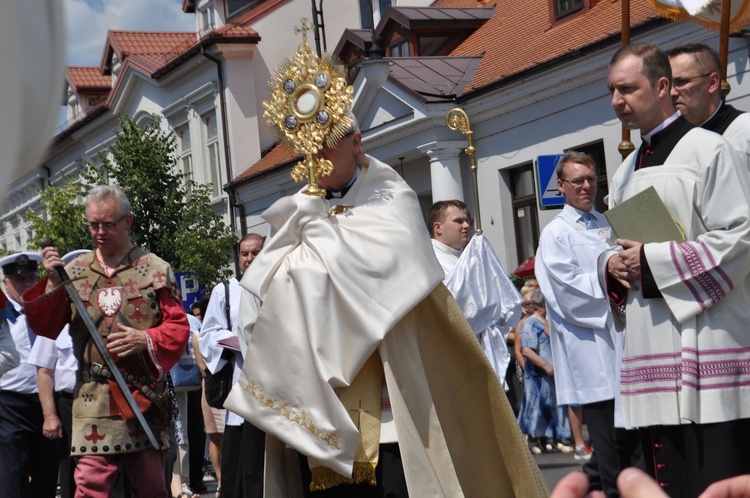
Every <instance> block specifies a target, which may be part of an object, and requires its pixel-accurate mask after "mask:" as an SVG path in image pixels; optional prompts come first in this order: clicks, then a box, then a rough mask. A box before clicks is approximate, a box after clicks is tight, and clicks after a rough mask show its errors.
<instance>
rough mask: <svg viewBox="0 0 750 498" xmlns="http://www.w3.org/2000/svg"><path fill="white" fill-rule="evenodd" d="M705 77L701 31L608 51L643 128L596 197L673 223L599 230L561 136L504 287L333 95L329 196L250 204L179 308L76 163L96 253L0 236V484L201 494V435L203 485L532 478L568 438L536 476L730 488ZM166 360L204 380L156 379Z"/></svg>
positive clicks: (717, 184) (644, 487)
mask: <svg viewBox="0 0 750 498" xmlns="http://www.w3.org/2000/svg"><path fill="white" fill-rule="evenodd" d="M721 76H722V75H721V70H720V65H719V63H718V58H717V57H716V54H715V52H714V51H712V50H711V49H709V48H708V47H705V46H703V45H688V46H684V47H678V48H675V49H673V50H671V51H670V52H669V53H665V52H663V51H662V50H660V49H659V48H657V47H654V46H651V45H632V46H628V47H624V48H622V49H620V50H618V51H617V52H616V53H615V54H614V56H613V58H612V60H611V62H610V67H609V73H608V85H609V89H610V92H611V94H612V106H613V108H614V110H615V113H616V115H617V116H618V118H619V119H620V120H621V121H622V122H623V124H624V125H625V126H627V127H628V128H630V129H633V130H639V131H640V133H641V138H642V144H641V146H640V147H639V148H638V149H637V150H636V151H635V152H634V153H633V154H631V155H630V156H629V157H628V158H627V159H626V160H625V162H624V163H623V164H622V166H621V167H620V168H618V170H617V172H616V173H615V174H614V176H613V177H612V178H611V182H610V188H609V199H608V204H609V207H610V208H614V207H616V206H618V205H621V204H623V203H624V202H625V201H627V200H629V199H631V198H633V197H634V196H636V195H639V194H640V193H641V192H642V191H644V190H646V189H647V188H651V187H653V188H654V189H655V191H656V193H657V195H658V196H659V198H660V199H661V201H662V202H663V203H664V205H665V207H666V209H667V210H668V212H669V213H670V214H671V217H673V218H674V219H676V220H678V221H679V229H680V231H681V233H680V237H679V238H680V240H670V241H666V242H662V241H653V240H646V239H643V240H640V239H638V236H637V235H636V236H634V237H633V238H634V239H636V240H631V239H625V238H617V237H616V235H615V233H614V230H613V228H612V227H611V226H610V224H609V222H608V220H607V218H606V217H605V216H604V215H603V214H602V213H601V212H599V211H597V210H596V209H595V202H596V199H597V186H598V182H597V175H596V165H595V164H594V162H593V161H592V159H591V158H590V157H588V156H586V155H584V154H580V153H578V152H574V151H569V152H567V153H566V154H565V155H563V156H562V158H561V159H560V161H559V162H558V165H557V170H556V173H557V187H558V189H559V191H560V193H561V195H562V196H563V197H564V199H565V206H564V208H563V209H562V210H561V211H560V212H559V213H558V214H557V216H555V218H554V219H553V220H552V221H551V222H550V223H549V224H548V225H547V226H546V227H545V228H544V230H543V232H542V234H541V237H540V243H539V247H538V250H537V253H536V261H535V279H529V280H527V281H526V282H525V285H524V286H523V287H522V288H521V289H520V292H518V291H517V290H516V288H515V287H514V286H513V284H512V282H511V279H510V277H509V276H508V274H507V273H506V272H505V270H504V269H503V268H502V266H501V265H500V264H499V261H498V260H497V256H496V255H495V254H494V251H493V250H492V248H491V246H489V244H488V243H487V242H486V240H484V238H483V237H482V235H481V233H479V234H476V235H474V236H473V237H471V233H470V232H471V229H472V219H471V213H470V211H469V208H468V206H467V205H466V204H465V203H463V202H462V201H459V200H447V201H439V202H437V203H435V204H434V205H433V206H432V207H431V208H430V209H429V211H428V213H427V216H426V221H427V223H426V225H427V230H425V220H424V219H423V217H422V211H421V209H420V206H419V202H418V199H417V196H416V194H415V193H414V192H413V191H412V190H411V188H409V186H408V185H407V184H406V183H405V182H404V181H403V179H402V178H401V177H400V176H399V175H398V174H397V173H396V172H395V171H394V170H393V169H392V168H390V167H389V166H388V165H386V164H384V163H382V162H380V161H378V160H377V159H375V158H373V157H371V156H368V155H366V154H365V153H364V152H363V151H362V149H361V143H362V136H361V133H360V131H359V129H358V126H357V123H356V120H355V119H354V117H353V115H351V114H350V113H348V114H345V115H344V117H343V118H341V119H343V120H344V121H343V123H344V124H345V125H346V129H347V131H346V133H344V134H343V135H342V136H341V137H340V138H339V140H338V141H334V142H330V143H327V144H326V145H325V146H324V147H323V149H322V150H321V151H319V154H318V155H319V157H320V158H323V159H324V160H325V161H328V162H330V163H331V164H332V166H333V171H332V173H331V174H329V175H325V176H321V177H319V178H318V179H317V180H318V186H319V187H320V188H322V189H325V190H326V195H325V196H317V195H307V193H306V192H307V188H308V187H305V188H303V189H302V191H301V192H299V193H297V194H295V195H292V196H288V197H284V198H282V199H280V200H279V201H278V202H276V203H275V204H274V205H273V206H271V207H270V208H269V209H268V210H267V211H266V212H265V213H264V214H263V218H264V219H265V220H266V221H267V222H268V224H269V225H270V227H271V235H270V236H269V237H268V239H267V240H266V238H264V237H262V236H260V235H257V234H247V235H245V236H244V237H243V238H242V239H241V240H240V241H239V244H238V248H237V249H238V250H237V254H236V258H237V262H238V268H239V270H240V274H239V275H238V276H237V278H232V279H229V280H228V281H226V282H222V283H220V284H218V285H216V286H215V287H214V288H213V289H212V290H211V292H210V293H209V294H207V296H206V298H204V300H203V301H201V302H200V303H194V304H193V306H192V307H190V310H189V313H187V314H186V311H185V310H184V309H183V303H182V300H181V298H180V295H179V292H178V287H177V285H176V283H175V279H174V275H173V273H172V269H171V267H170V265H169V263H168V262H165V261H163V260H162V259H160V258H159V257H158V256H157V255H154V254H152V253H150V252H148V251H146V250H144V249H142V248H140V247H137V246H135V245H134V244H133V243H132V241H131V240H130V237H129V230H130V227H131V225H132V223H133V214H132V213H131V209H130V203H129V200H128V199H127V197H126V196H125V194H124V193H123V191H122V190H121V189H120V188H119V187H116V186H98V187H94V188H93V189H91V191H89V193H88V195H87V197H86V199H85V214H86V223H87V226H88V229H89V232H90V234H91V238H92V241H93V242H94V246H95V249H94V250H93V251H76V252H75V253H71V254H66V255H61V254H60V253H59V252H58V249H57V248H56V247H54V245H50V246H47V247H44V248H42V251H41V253H40V254H39V253H29V252H24V253H17V254H13V255H10V256H7V257H5V258H2V259H0V267H2V271H3V277H4V278H3V284H4V289H5V293H4V294H1V295H0V299H1V300H2V302H0V309H2V320H0V324H1V325H2V327H1V328H0V347H2V348H3V351H2V352H3V353H4V356H3V357H2V359H3V363H2V364H0V368H2V369H3V371H2V376H1V377H0V479H1V480H2V484H1V490H2V491H1V496H2V498H16V497H18V498H26V497H38V498H45V497H53V496H55V494H56V489H57V486H58V483H59V485H60V490H61V494H62V496H63V497H64V498H66V497H72V496H75V497H108V496H133V497H159V498H164V497H167V496H170V495H171V496H173V497H190V496H197V495H198V494H200V493H201V492H205V487H204V486H203V483H202V478H203V472H202V467H203V462H204V459H205V455H206V453H207V454H208V456H209V458H210V461H211V463H212V467H213V469H214V471H215V475H216V479H217V483H218V491H217V496H218V497H220V498H251V497H262V496H271V497H299V496H311V497H342V496H347V497H354V496H356V497H371V496H372V497H382V496H394V497H406V496H430V497H432V496H451V497H452V496H482V497H484V496H518V497H524V498H527V497H529V498H533V497H542V496H549V489H548V487H547V485H546V483H545V481H544V478H543V477H542V475H541V472H540V471H539V468H538V466H537V465H536V463H535V461H534V459H533V457H532V455H533V454H534V453H537V454H538V453H542V452H545V451H563V452H569V453H571V454H572V456H573V458H575V459H576V460H579V461H581V462H582V470H583V472H582V473H574V474H571V475H569V476H567V477H566V478H565V479H563V480H562V481H561V482H560V484H559V485H558V486H557V488H556V489H555V490H554V491H553V492H552V496H553V497H555V498H573V497H583V496H585V495H587V494H588V493H592V496H607V497H617V496H623V497H624V498H631V497H636V496H638V497H663V496H671V497H694V496H699V495H700V496H704V497H735V496H740V497H746V496H750V479H749V478H748V474H750V427H749V424H750V404H749V403H747V402H743V401H742V400H743V399H744V398H743V395H744V394H746V389H747V387H746V386H747V384H748V382H747V379H748V376H749V375H750V374H748V368H747V363H748V361H750V338H748V336H747V334H746V333H744V330H743V324H744V322H745V321H746V320H744V319H743V317H744V313H745V309H746V306H747V305H746V303H747V302H748V297H750V296H748V294H749V293H750V276H749V275H750V264H748V262H749V261H750V260H749V259H748V258H750V252H748V241H750V206H748V203H747V202H744V201H743V202H737V200H738V199H740V200H746V199H748V198H750V162H749V161H750V155H749V154H750V129H748V128H747V127H748V117H747V116H748V115H747V114H745V113H741V112H739V111H737V110H735V109H733V108H732V107H731V106H728V105H726V104H724V103H723V102H722V100H721V95H720V81H721ZM342 126H343V125H342ZM722 135H723V136H724V137H723V138H722ZM637 221H638V222H639V223H641V224H643V223H649V222H650V221H651V220H648V219H645V220H644V219H639V220H637ZM669 221H670V222H671V221H672V220H671V219H670V220H669ZM636 224H637V223H636ZM634 233H636V234H638V233H639V232H638V231H637V230H636V231H635V232H634ZM41 270H43V272H42V271H41ZM40 273H42V274H43V276H42V278H41V279H40V278H39V274H40ZM8 338H11V339H12V340H11V341H8ZM506 341H507V342H506ZM5 353H7V354H5ZM181 361H187V362H188V363H190V362H192V361H194V362H195V364H196V366H197V369H198V371H199V373H200V375H201V376H202V377H206V378H205V379H203V380H201V381H196V382H195V383H194V384H190V385H188V386H185V385H183V384H182V381H179V382H178V377H177V375H176V373H175V376H174V381H173V377H172V375H170V371H171V370H172V368H173V367H175V366H176V365H180V364H181V363H180V362H181ZM224 373H226V375H227V378H228V381H227V382H226V383H225V384H224V385H223V387H222V389H223V390H220V392H219V394H217V393H216V385H217V379H219V377H220V376H222V375H224ZM505 381H509V382H505ZM218 382H219V383H220V381H218ZM504 383H505V388H507V389H508V390H509V392H510V396H506V395H505V394H504V392H505V388H504ZM209 385H210V386H211V387H210V389H209ZM206 393H209V394H210V396H206ZM215 395H216V396H215ZM217 397H218V401H216V400H217ZM508 397H510V398H511V399H516V400H519V402H518V404H517V405H516V406H515V408H516V409H515V410H514V409H513V408H514V407H513V406H511V403H509V402H508ZM191 399H192V403H191ZM209 402H210V404H209ZM584 424H585V427H586V428H587V433H588V441H587V440H585V439H584V433H585V431H584ZM191 425H192V426H193V427H198V428H199V429H198V430H197V431H195V430H192V431H191V429H190V427H191ZM196 434H197V435H196ZM206 436H207V438H206ZM191 454H192V455H197V456H195V457H194V458H191ZM191 460H193V461H194V462H198V468H199V471H198V472H195V471H194V470H195V467H196V466H195V465H191ZM191 468H193V471H191ZM58 476H59V477H58Z"/></svg>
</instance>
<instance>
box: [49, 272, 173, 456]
mask: <svg viewBox="0 0 750 498" xmlns="http://www.w3.org/2000/svg"><path fill="white" fill-rule="evenodd" d="M57 270H58V273H60V277H61V278H62V279H63V282H65V290H66V291H68V297H70V300H71V301H73V304H74V305H75V307H76V311H77V312H78V316H80V317H81V319H83V323H84V324H85V325H86V329H87V330H88V331H89V335H90V336H91V339H92V340H93V341H94V345H95V346H96V349H97V350H99V354H100V355H101V357H102V358H103V359H104V363H106V364H107V367H108V368H109V371H110V372H112V376H113V377H114V378H115V383H116V384H117V387H119V388H120V391H122V395H123V396H124V397H125V400H126V401H127V402H128V406H130V409H131V410H133V413H134V414H135V418H136V419H137V420H138V422H139V423H140V424H141V427H143V431H144V432H145V433H146V437H148V440H149V442H150V443H151V445H152V446H153V447H154V449H157V450H158V449H160V448H159V443H158V441H157V440H156V437H155V436H154V433H153V431H152V430H151V427H149V425H148V422H146V418H145V417H144V416H143V413H141V409H140V408H139V407H138V403H136V402H135V398H133V393H131V392H130V389H128V385H127V383H126V382H125V378H124V377H123V376H122V372H120V369H119V368H117V364H116V363H115V360H114V359H113V358H112V355H110V354H109V351H108V350H107V346H106V345H105V344H104V340H103V339H102V336H101V335H100V334H99V331H98V330H97V328H96V325H95V324H94V320H93V319H92V318H91V315H89V312H88V310H87V309H86V305H85V304H83V300H82V299H81V296H79V295H78V291H77V290H76V289H75V287H74V286H73V282H72V281H71V280H70V277H69V276H68V272H66V271H65V268H63V267H62V266H58V267H57Z"/></svg>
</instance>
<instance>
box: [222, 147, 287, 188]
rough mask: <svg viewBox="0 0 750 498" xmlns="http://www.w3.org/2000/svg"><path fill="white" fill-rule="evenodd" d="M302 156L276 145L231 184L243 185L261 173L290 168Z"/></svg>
mask: <svg viewBox="0 0 750 498" xmlns="http://www.w3.org/2000/svg"><path fill="white" fill-rule="evenodd" d="M301 158H302V156H301V155H299V154H297V153H296V152H295V151H294V149H293V148H291V147H290V146H288V145H286V144H277V145H275V146H274V147H273V148H271V150H269V151H268V152H267V153H266V155H264V156H263V157H262V158H261V160H260V161H258V162H257V163H255V164H253V165H252V166H250V167H249V168H248V169H246V170H245V171H243V172H242V173H240V174H239V175H238V176H237V177H235V178H234V179H233V180H232V181H231V182H230V185H231V184H237V183H243V182H245V181H247V180H249V179H250V178H255V177H256V176H259V175H261V174H262V173H265V172H268V171H272V170H275V169H277V168H280V167H282V166H291V165H292V163H294V162H296V161H298V160H299V159H301Z"/></svg>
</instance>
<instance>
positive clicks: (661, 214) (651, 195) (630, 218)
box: [604, 187, 684, 243]
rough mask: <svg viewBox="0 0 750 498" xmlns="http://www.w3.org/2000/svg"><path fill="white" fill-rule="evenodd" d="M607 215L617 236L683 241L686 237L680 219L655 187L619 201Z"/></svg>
mask: <svg viewBox="0 0 750 498" xmlns="http://www.w3.org/2000/svg"><path fill="white" fill-rule="evenodd" d="M604 216H605V217H606V218H607V221H609V224H610V225H611V226H612V231H613V232H614V234H615V236H616V237H617V238H618V239H628V240H633V241H636V242H643V243H648V242H668V241H671V240H676V241H677V242H682V241H683V240H684V237H683V235H682V231H681V230H680V229H679V228H678V226H677V224H678V222H677V220H675V219H674V218H672V215H671V214H669V211H667V207H666V206H665V205H664V202H663V201H662V200H661V197H659V194H658V193H656V189H654V187H649V188H647V189H646V190H644V191H643V192H640V193H638V194H637V195H634V196H633V197H631V198H630V199H628V200H627V201H625V202H623V203H622V204H618V205H617V206H615V207H613V208H612V209H610V210H609V211H607V212H605V213H604Z"/></svg>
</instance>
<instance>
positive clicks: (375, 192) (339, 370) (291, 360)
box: [226, 158, 546, 497]
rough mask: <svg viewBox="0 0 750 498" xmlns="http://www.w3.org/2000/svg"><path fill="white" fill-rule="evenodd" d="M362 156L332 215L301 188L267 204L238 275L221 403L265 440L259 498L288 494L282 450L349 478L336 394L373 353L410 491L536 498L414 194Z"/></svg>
mask: <svg viewBox="0 0 750 498" xmlns="http://www.w3.org/2000/svg"><path fill="white" fill-rule="evenodd" d="M367 159H368V160H367V161H364V162H362V163H361V164H360V166H361V168H362V169H361V171H360V174H359V177H358V179H357V180H356V182H355V183H354V185H353V186H352V188H351V189H350V190H349V191H348V192H347V194H346V195H345V196H344V197H342V198H341V199H339V200H337V201H336V203H337V205H338V206H346V209H345V210H343V211H344V212H343V213H342V212H341V211H342V209H341V208H340V207H339V208H332V204H329V202H328V201H326V200H325V199H321V198H316V197H311V196H307V195H304V194H296V195H293V196H290V197H286V198H283V199H281V200H279V201H277V202H276V203H275V204H274V205H273V206H271V208H269V209H268V211H266V212H265V213H264V215H263V216H264V218H265V219H266V220H267V221H268V222H269V223H270V224H271V226H272V228H273V235H272V237H271V238H270V240H269V241H268V242H267V243H266V245H265V247H264V249H263V251H261V253H260V254H259V256H258V257H257V258H256V259H255V261H254V262H253V264H252V265H251V266H250V268H249V269H248V271H247V272H245V275H244V276H243V278H242V282H241V284H242V285H243V287H245V288H246V289H248V290H249V291H250V292H252V293H253V294H255V295H257V296H258V297H259V298H260V299H261V301H262V303H263V304H262V306H261V308H260V311H259V313H258V315H257V320H256V321H255V323H254V324H247V323H246V324H244V325H241V326H242V327H244V328H249V327H251V328H252V331H251V333H250V341H249V343H248V346H247V356H246V358H245V364H244V367H243V371H242V374H241V375H240V380H239V382H238V384H236V385H235V387H234V388H233V389H232V392H231V393H230V395H229V398H228V399H227V403H226V406H227V407H228V408H230V409H231V410H233V411H236V412H237V413H240V414H241V415H242V416H243V417H245V418H246V419H247V420H249V421H251V422H252V423H253V424H255V425H256V426H258V427H260V428H261V429H263V430H264V431H266V433H267V434H268V440H269V442H270V443H269V446H268V448H269V449H268V450H267V454H266V479H267V480H266V484H267V491H266V496H293V492H294V489H293V488H294V484H290V483H296V482H298V481H297V480H296V478H295V477H290V476H287V475H284V472H285V470H284V469H285V468H286V470H291V471H292V473H293V467H294V466H295V465H294V458H293V457H292V459H291V460H289V459H288V452H287V451H286V450H285V449H284V444H285V445H288V446H289V447H292V448H294V449H296V450H297V451H299V452H300V453H303V454H305V455H307V456H308V457H311V458H313V459H315V460H316V461H317V462H319V463H321V464H323V465H325V466H326V467H328V468H330V469H332V470H334V471H335V472H337V473H339V474H341V475H342V476H351V475H352V468H353V460H354V455H355V449H356V447H357V442H358V437H359V431H358V429H357V426H356V424H355V423H354V422H353V420H352V417H351V416H350V414H349V413H347V409H346V408H345V407H344V406H343V405H342V403H341V402H340V400H339V399H338V396H337V389H338V388H343V387H346V386H348V385H349V384H350V383H351V382H352V380H353V379H354V377H355V376H356V375H357V373H358V372H359V370H360V368H361V367H362V365H363V364H364V363H365V362H366V361H367V359H368V358H370V356H371V355H372V354H373V352H374V351H375V350H376V349H377V350H378V352H379V353H380V357H381V359H382V364H383V371H384V376H385V379H386V383H387V386H388V394H389V397H390V400H391V404H392V408H393V417H394V422H395V425H396V432H397V435H398V442H399V447H400V449H401V454H402V460H403V465H404V471H405V475H406V480H407V486H408V488H409V491H410V494H413V495H414V496H420V495H423V496H438V497H439V496H463V495H464V494H465V495H467V496H511V495H516V496H544V493H545V492H546V486H545V485H544V481H543V479H541V480H540V479H539V478H540V477H541V474H540V473H539V471H538V468H537V467H536V465H535V464H534V462H533V459H530V457H528V450H527V449H526V448H525V445H524V444H523V440H522V438H521V436H520V432H518V431H517V428H516V429H514V425H515V424H514V420H513V415H512V411H511V410H510V406H509V404H508V402H507V400H506V399H505V397H504V393H503V392H502V388H501V386H500V384H499V382H497V379H496V378H495V376H494V373H493V372H492V370H491V368H490V366H489V364H488V363H487V362H486V361H484V362H482V361H479V362H478V361H476V358H477V357H479V358H483V355H482V353H481V350H480V349H479V345H478V344H477V342H476V340H475V338H474V336H473V334H472V332H471V330H470V328H469V327H468V325H467V324H466V322H465V320H464V319H463V318H462V317H461V313H460V310H459V309H458V306H457V305H456V303H455V301H454V300H453V298H452V297H451V296H450V293H448V291H447V290H446V289H445V288H444V287H443V286H442V285H441V284H440V281H441V280H442V270H441V268H440V266H439V265H438V262H437V260H436V259H435V257H434V255H433V252H432V247H431V245H430V239H429V237H428V235H427V231H426V226H425V223H424V220H423V219H422V214H421V211H420V209H419V204H418V201H417V197H416V195H415V194H414V192H413V191H412V190H411V189H410V188H409V187H408V186H407V185H406V183H404V182H403V180H402V179H401V178H400V177H399V176H398V175H397V174H396V173H395V172H394V171H393V170H392V169H391V168H390V167H389V166H387V165H385V164H383V163H381V162H379V161H377V160H375V159H373V158H367ZM329 211H333V212H336V213H338V214H335V215H331V216H329ZM243 299H244V297H243ZM241 306H242V305H241ZM449 310H450V311H452V312H453V314H451V315H449ZM241 313H244V310H243V311H241ZM244 321H245V318H244V317H241V318H240V322H241V323H243V322H244ZM452 324H453V326H452ZM446 330H447V331H448V332H445V331H446ZM446 333H447V334H449V335H447V336H446V335H445V334H446ZM450 334H453V335H450ZM433 336H434V337H433ZM442 338H446V339H452V343H451V344H450V346H449V347H446V346H447V345H448V343H450V342H451V341H448V342H446V340H445V339H442ZM452 362H455V363H456V364H455V365H449V366H447V367H446V364H450V363H452ZM449 374H450V377H446V376H447V375H449ZM456 395H458V396H459V398H458V399H459V400H460V401H461V402H460V403H457V402H455V400H456ZM467 396H468V397H467ZM477 407H484V408H485V409H483V411H482V413H480V414H474V413H473V412H475V411H477ZM477 417H478V418H477ZM355 418H356V417H355ZM500 432H502V433H503V437H502V438H499V437H495V438H492V437H491V435H492V434H496V433H500ZM516 433H517V434H516ZM276 438H278V439H279V440H280V441H281V442H282V443H283V444H279V443H277V442H276V441H275V439H276ZM501 439H502V444H501V441H500V440H501ZM488 441H489V442H488ZM493 441H494V442H493ZM467 445H470V446H467ZM285 455H286V456H285ZM284 458H286V462H287V463H288V462H291V463H292V465H291V468H289V466H284V465H283V464H282V465H279V460H284ZM504 462H505V463H507V464H508V465H509V467H508V469H505V467H504V466H503V465H502V464H503V463H504ZM519 462H520V463H519ZM519 465H520V467H518V466H519ZM297 467H298V466H297ZM514 468H518V471H519V473H520V474H521V475H520V477H516V476H514V475H513V473H512V472H511V469H514ZM498 469H500V470H498ZM473 472H482V473H484V476H483V477H484V479H482V477H480V476H479V475H474V474H473ZM489 474H494V475H495V476H494V477H492V478H490V479H487V478H486V476H487V475H489ZM477 490H478V491H477ZM485 491H486V492H485ZM516 491H518V492H516ZM477 492H479V494H477Z"/></svg>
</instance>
